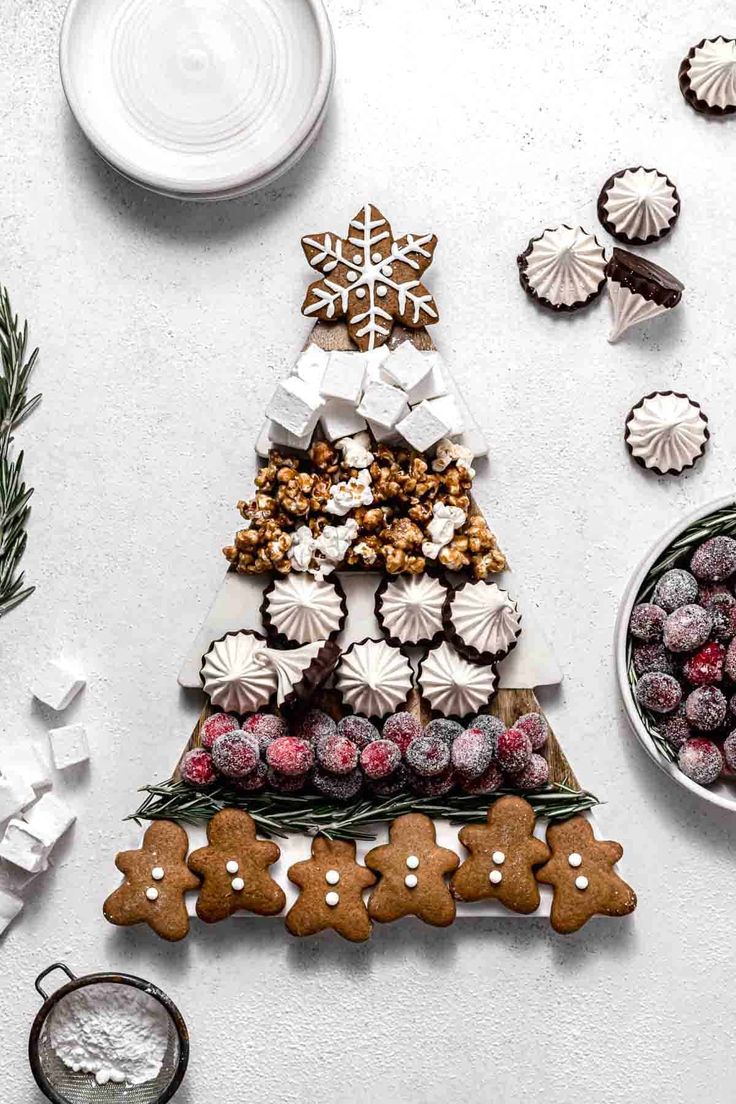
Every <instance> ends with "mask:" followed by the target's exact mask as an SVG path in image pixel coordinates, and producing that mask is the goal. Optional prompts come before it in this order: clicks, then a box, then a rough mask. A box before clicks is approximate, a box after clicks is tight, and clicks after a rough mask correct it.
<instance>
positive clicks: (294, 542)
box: [288, 525, 314, 571]
mask: <svg viewBox="0 0 736 1104" xmlns="http://www.w3.org/2000/svg"><path fill="white" fill-rule="evenodd" d="M313 556H314V534H313V533H312V530H311V529H310V528H309V526H308V525H300V526H299V528H298V529H297V530H296V532H295V533H294V536H293V537H292V539H291V545H290V547H289V551H288V557H289V559H290V560H291V566H292V568H293V569H294V571H309V568H310V565H311V563H312V557H313Z"/></svg>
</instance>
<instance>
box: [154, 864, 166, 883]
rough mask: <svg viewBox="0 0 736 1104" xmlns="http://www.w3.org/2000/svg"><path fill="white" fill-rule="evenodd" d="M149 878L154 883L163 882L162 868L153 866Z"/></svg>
mask: <svg viewBox="0 0 736 1104" xmlns="http://www.w3.org/2000/svg"><path fill="white" fill-rule="evenodd" d="M151 877H152V878H153V880H154V882H161V881H163V877H164V868H163V867H162V866H154V868H153V870H152V871H151Z"/></svg>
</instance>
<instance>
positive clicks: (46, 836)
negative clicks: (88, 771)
mask: <svg viewBox="0 0 736 1104" xmlns="http://www.w3.org/2000/svg"><path fill="white" fill-rule="evenodd" d="M76 819H77V817H76V814H75V813H73V812H72V810H71V809H70V808H69V806H68V805H66V804H65V803H64V802H63V801H62V800H61V799H60V798H58V797H54V795H53V794H50V793H47V794H44V795H43V797H42V798H41V800H40V801H38V802H36V804H35V805H34V806H33V808H32V809H29V811H28V812H27V813H26V816H25V822H26V824H27V825H28V827H29V828H30V829H31V831H32V832H33V833H34V834H35V835H36V836H38V838H39V839H41V840H43V842H44V844H45V845H46V847H48V848H49V849H50V848H52V847H55V846H56V844H57V843H58V842H59V840H60V839H61V837H62V836H63V835H64V833H65V832H68V831H69V829H70V828H71V826H72V824H74V821H75V820H76Z"/></svg>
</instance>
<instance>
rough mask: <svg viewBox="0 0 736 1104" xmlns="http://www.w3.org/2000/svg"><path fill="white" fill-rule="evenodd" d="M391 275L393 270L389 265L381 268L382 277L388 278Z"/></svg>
mask: <svg viewBox="0 0 736 1104" xmlns="http://www.w3.org/2000/svg"><path fill="white" fill-rule="evenodd" d="M393 274H394V270H393V268H392V267H391V265H390V264H387V265H384V266H383V268H382V269H381V275H382V276H386V277H388V276H393Z"/></svg>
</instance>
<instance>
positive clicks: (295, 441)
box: [268, 421, 313, 452]
mask: <svg viewBox="0 0 736 1104" xmlns="http://www.w3.org/2000/svg"><path fill="white" fill-rule="evenodd" d="M312 433H313V430H311V429H310V430H309V432H308V433H305V434H304V435H303V436H301V437H298V436H297V435H296V433H289V431H288V429H284V427H283V426H280V425H279V423H278V422H273V421H269V423H268V439H269V441H270V442H271V444H272V445H282V446H283V447H284V448H290V449H298V450H300V451H301V452H306V451H307V449H308V448H309V446H310V444H311V443H312Z"/></svg>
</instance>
